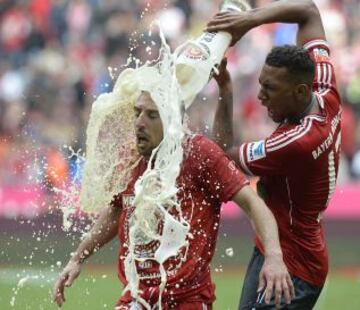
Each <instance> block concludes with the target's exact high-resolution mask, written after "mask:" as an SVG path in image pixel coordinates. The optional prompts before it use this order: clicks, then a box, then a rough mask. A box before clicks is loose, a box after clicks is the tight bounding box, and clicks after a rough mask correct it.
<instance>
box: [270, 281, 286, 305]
mask: <svg viewBox="0 0 360 310" xmlns="http://www.w3.org/2000/svg"><path fill="white" fill-rule="evenodd" d="M281 282H282V281H279V280H278V281H275V292H274V295H275V305H276V306H280V304H281V295H282V292H283V287H282V283H281ZM270 298H271V296H270Z"/></svg>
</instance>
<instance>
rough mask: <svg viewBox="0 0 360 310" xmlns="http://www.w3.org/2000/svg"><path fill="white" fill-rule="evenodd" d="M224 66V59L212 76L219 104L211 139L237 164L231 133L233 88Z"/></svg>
mask: <svg viewBox="0 0 360 310" xmlns="http://www.w3.org/2000/svg"><path fill="white" fill-rule="evenodd" d="M226 65H227V60H226V58H224V59H223V61H222V62H221V64H220V66H219V73H218V74H214V79H215V80H216V82H217V84H218V86H219V102H218V105H217V108H216V112H215V117H214V122H213V127H212V139H213V141H215V142H216V143H217V144H218V145H219V146H220V147H221V148H222V149H223V150H224V151H225V152H226V153H227V154H228V155H229V156H230V157H231V158H232V159H233V160H235V161H236V162H238V161H239V155H238V147H237V146H234V133H233V88H232V82H231V76H230V73H229V71H228V70H227V69H226Z"/></svg>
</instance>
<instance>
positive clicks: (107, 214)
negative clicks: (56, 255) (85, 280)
mask: <svg viewBox="0 0 360 310" xmlns="http://www.w3.org/2000/svg"><path fill="white" fill-rule="evenodd" d="M119 212H120V209H119V208H114V207H108V208H106V209H105V210H103V211H102V212H101V214H100V216H99V218H98V219H97V220H96V222H95V224H94V226H93V227H92V228H91V230H90V231H89V232H88V234H87V235H86V237H85V238H84V239H83V240H82V242H81V243H80V244H79V246H78V248H77V249H76V251H75V252H74V253H73V255H72V258H71V260H72V261H76V262H80V263H82V262H83V261H84V260H85V259H87V258H88V257H90V256H91V255H92V254H93V253H94V252H96V251H97V250H99V249H100V248H101V247H102V246H103V245H105V244H106V243H108V242H109V241H110V240H112V239H113V238H114V237H115V236H116V234H117V231H118V218H119Z"/></svg>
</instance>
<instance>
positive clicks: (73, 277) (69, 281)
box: [65, 272, 77, 287]
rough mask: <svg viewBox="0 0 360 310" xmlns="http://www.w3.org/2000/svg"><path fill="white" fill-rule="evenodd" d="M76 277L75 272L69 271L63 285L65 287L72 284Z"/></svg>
mask: <svg viewBox="0 0 360 310" xmlns="http://www.w3.org/2000/svg"><path fill="white" fill-rule="evenodd" d="M76 277H77V273H75V272H71V273H70V274H69V277H68V278H67V280H66V282H65V286H66V287H69V286H71V285H72V284H73V282H74V280H75V279H76Z"/></svg>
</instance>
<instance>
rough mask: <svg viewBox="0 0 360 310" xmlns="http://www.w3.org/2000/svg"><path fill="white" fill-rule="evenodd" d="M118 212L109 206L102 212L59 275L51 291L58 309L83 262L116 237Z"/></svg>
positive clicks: (117, 209) (118, 210)
mask: <svg viewBox="0 0 360 310" xmlns="http://www.w3.org/2000/svg"><path fill="white" fill-rule="evenodd" d="M120 210H121V209H120V208H115V207H111V206H109V207H108V208H106V209H104V210H102V212H101V213H100V216H99V218H98V219H97V221H96V222H95V224H94V226H93V227H92V229H91V230H90V232H89V233H88V234H87V236H86V237H85V239H84V240H83V241H82V242H81V243H80V244H79V246H78V248H77V250H76V251H75V253H74V254H73V255H72V257H71V258H70V260H69V262H68V264H67V265H66V266H65V268H64V270H63V271H62V272H61V274H60V275H59V277H58V279H57V281H56V283H55V286H54V290H53V295H54V301H55V302H56V303H57V304H58V306H59V307H61V306H62V304H63V303H64V302H65V294H64V290H65V287H69V286H71V285H72V283H73V282H74V280H75V279H76V278H77V277H78V276H79V274H80V271H81V265H82V263H83V262H84V260H85V259H87V258H88V257H90V256H91V255H92V254H93V253H94V252H95V251H97V250H99V249H100V248H101V247H102V246H103V245H105V244H106V243H108V242H109V241H110V240H112V239H113V238H114V237H115V236H116V234H117V230H118V226H119V225H118V218H119V213H120Z"/></svg>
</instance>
